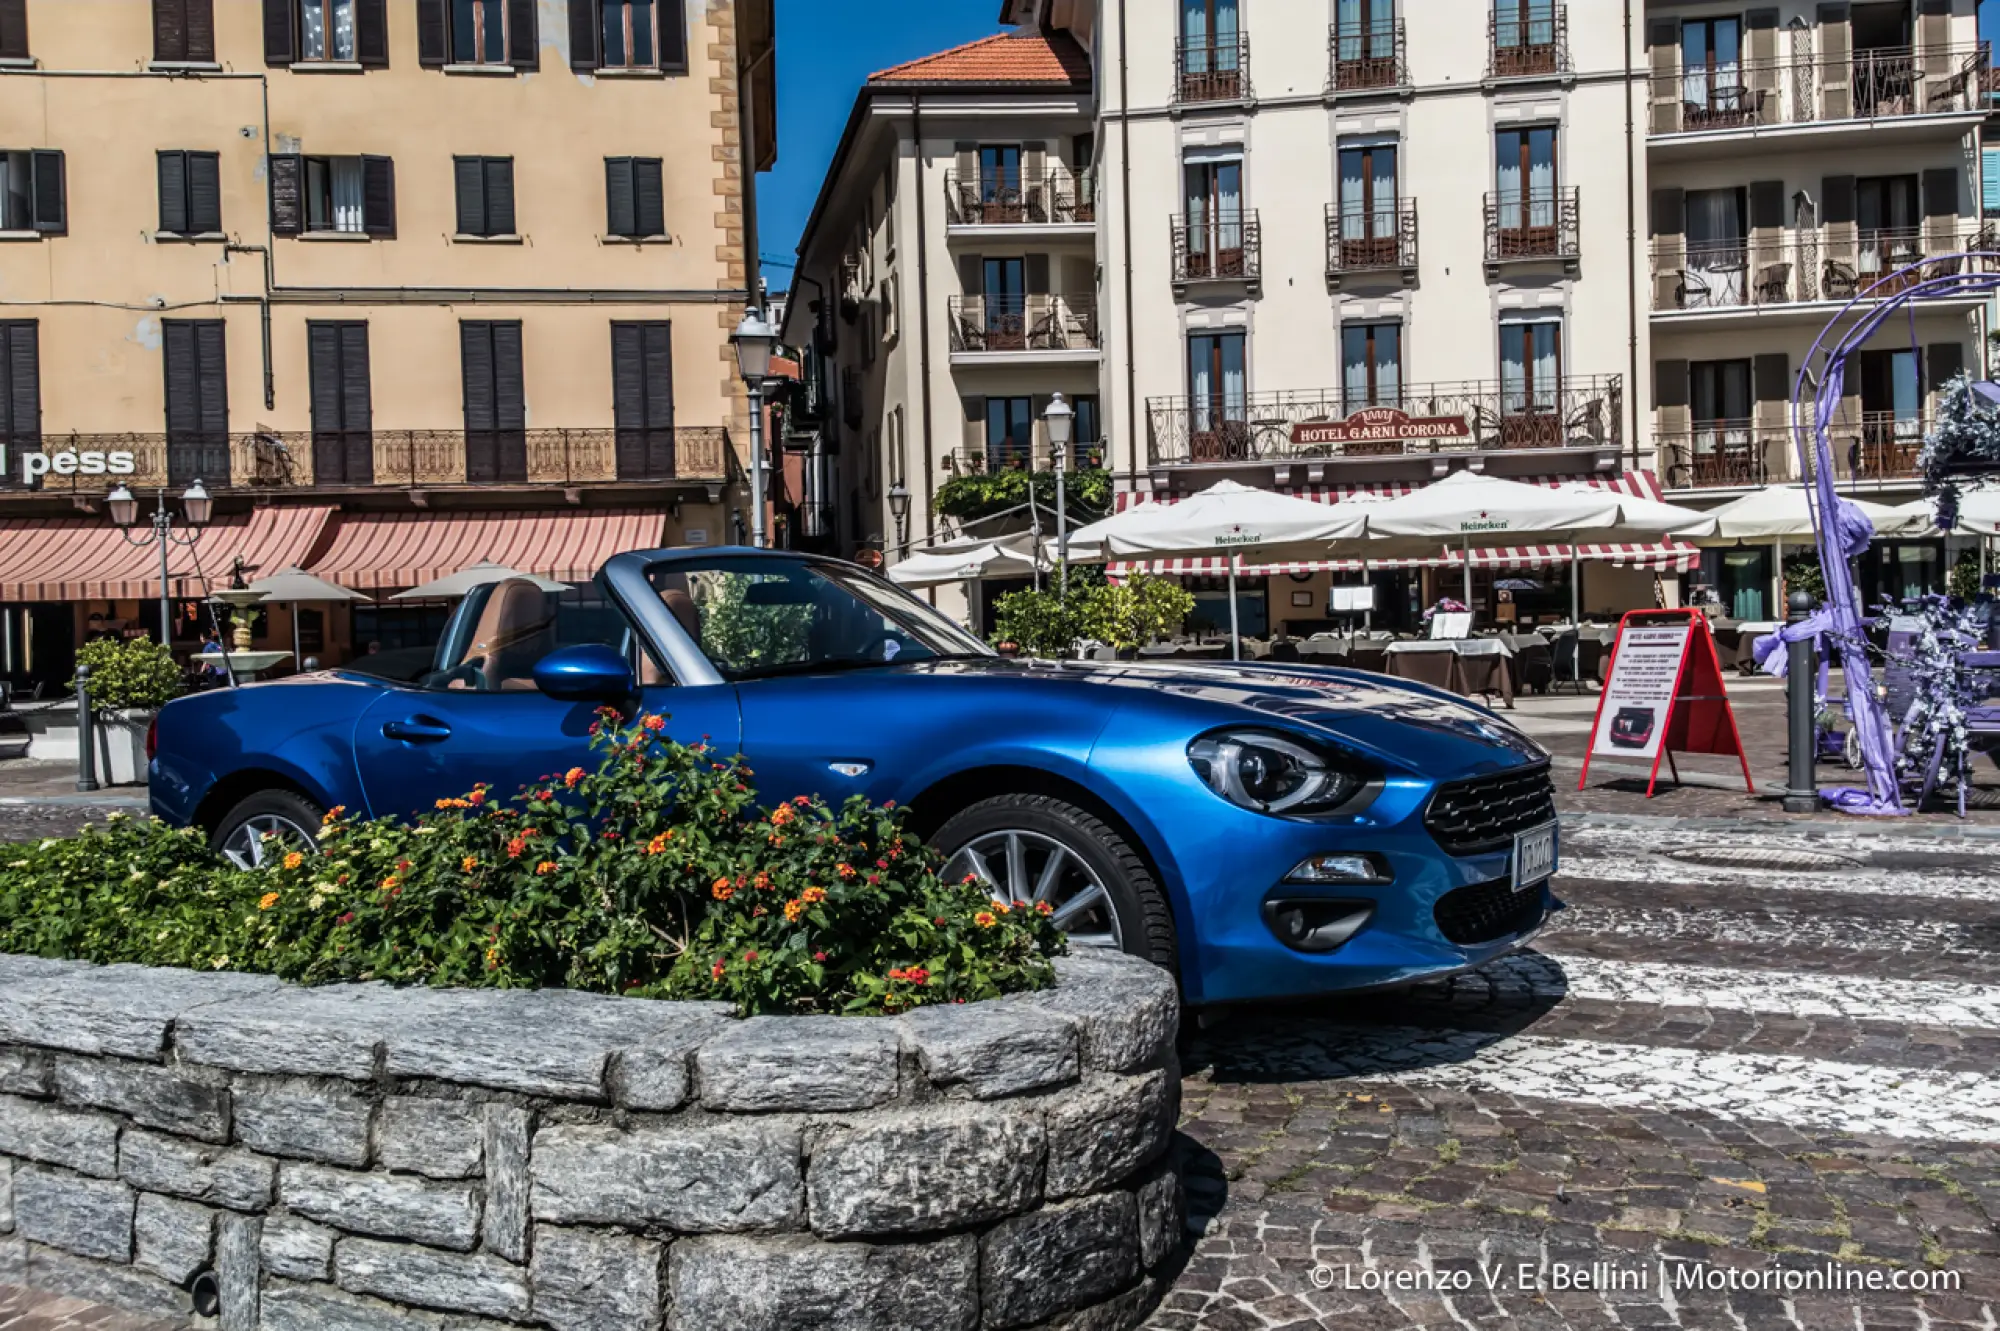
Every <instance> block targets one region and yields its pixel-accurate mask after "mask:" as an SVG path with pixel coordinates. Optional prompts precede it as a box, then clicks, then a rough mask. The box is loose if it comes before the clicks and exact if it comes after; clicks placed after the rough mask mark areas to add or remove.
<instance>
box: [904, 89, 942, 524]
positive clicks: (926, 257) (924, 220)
mask: <svg viewBox="0 0 2000 1331" xmlns="http://www.w3.org/2000/svg"><path fill="white" fill-rule="evenodd" d="M910 137H911V138H912V139H914V140H915V142H916V145H917V245H916V250H917V339H918V341H917V347H918V351H917V368H918V373H920V374H921V375H922V376H923V380H924V402H923V406H924V544H925V545H929V544H930V543H931V540H932V537H933V536H934V535H935V534H936V532H937V510H936V509H935V508H934V507H933V506H932V500H933V499H934V498H936V496H937V487H936V485H935V484H934V483H933V481H932V474H933V473H932V468H933V465H934V463H933V459H934V458H935V456H936V453H937V435H936V429H935V424H934V422H933V420H932V416H931V265H930V252H931V242H930V236H931V233H930V221H929V216H930V215H929V212H928V210H926V209H925V207H924V200H925V198H926V197H927V196H928V195H929V194H930V189H931V186H930V182H929V181H928V180H925V179H924V95H923V94H922V93H914V94H912V95H911V97H910ZM900 151H901V147H900V145H899V146H898V152H900Z"/></svg>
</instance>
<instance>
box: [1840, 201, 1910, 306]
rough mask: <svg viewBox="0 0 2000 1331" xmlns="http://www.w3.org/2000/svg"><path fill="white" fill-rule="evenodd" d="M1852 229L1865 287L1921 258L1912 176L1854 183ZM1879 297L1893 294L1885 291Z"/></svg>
mask: <svg viewBox="0 0 2000 1331" xmlns="http://www.w3.org/2000/svg"><path fill="white" fill-rule="evenodd" d="M1854 220H1855V223H1856V226H1855V230H1856V231H1857V232H1858V233H1859V235H1860V244H1861V263H1860V272H1861V276H1862V278H1863V279H1864V283H1863V284H1864V285H1866V284H1867V283H1871V282H1873V281H1875V280H1876V279H1878V278H1881V277H1885V276H1887V275H1888V274H1890V273H1893V272H1895V271H1896V270H1897V269H1899V268H1907V267H1909V266H1910V265H1911V264H1914V263H1917V262H1919V261H1920V260H1921V259H1922V258H1923V249H1922V246H1921V244H1920V242H1921V240H1922V232H1921V231H1920V229H1919V228H1920V227H1921V225H1922V222H1923V214H1922V212H1921V210H1920V208H1919V206H1918V202H1917V178H1916V177H1915V176H1863V177H1862V178H1861V179H1859V180H1857V181H1855V182H1854ZM1877 294H1880V295H1885V296H1886V295H1889V294H1892V293H1891V292H1890V291H1888V290H1887V289H1885V290H1883V291H1882V292H1879V293H1877Z"/></svg>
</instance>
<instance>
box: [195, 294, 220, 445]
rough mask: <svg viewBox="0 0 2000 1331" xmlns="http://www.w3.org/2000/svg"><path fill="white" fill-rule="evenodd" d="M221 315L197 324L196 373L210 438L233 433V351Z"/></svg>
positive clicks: (203, 421) (204, 427) (204, 425)
mask: <svg viewBox="0 0 2000 1331" xmlns="http://www.w3.org/2000/svg"><path fill="white" fill-rule="evenodd" d="M225 327H226V325H225V324H224V323H223V322H222V320H220V319H199V320H196V321H195V325H194V347H195V358H196V361H195V373H196V378H197V381H198V383H199V385H200V390H201V429H202V432H203V433H204V434H205V435H207V436H209V437H210V438H223V439H226V438H227V437H228V434H229V353H228V342H227V340H226V339H225V338H224V336H223V331H224V329H225Z"/></svg>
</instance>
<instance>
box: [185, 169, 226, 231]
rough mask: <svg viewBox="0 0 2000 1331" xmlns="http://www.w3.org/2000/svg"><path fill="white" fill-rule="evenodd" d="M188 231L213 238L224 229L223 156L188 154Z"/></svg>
mask: <svg viewBox="0 0 2000 1331" xmlns="http://www.w3.org/2000/svg"><path fill="white" fill-rule="evenodd" d="M187 170H188V173H187V221H188V230H189V231H191V232H193V233H194V234H195V235H198V236H212V235H214V234H216V233H217V232H219V231H221V230H222V155H221V154H220V153H189V154H188V155H187Z"/></svg>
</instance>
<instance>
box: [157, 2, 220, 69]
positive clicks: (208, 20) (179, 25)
mask: <svg viewBox="0 0 2000 1331" xmlns="http://www.w3.org/2000/svg"><path fill="white" fill-rule="evenodd" d="M153 59H154V60H155V61H157V62H159V63H162V64H188V65H212V64H214V63H215V0H153Z"/></svg>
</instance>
